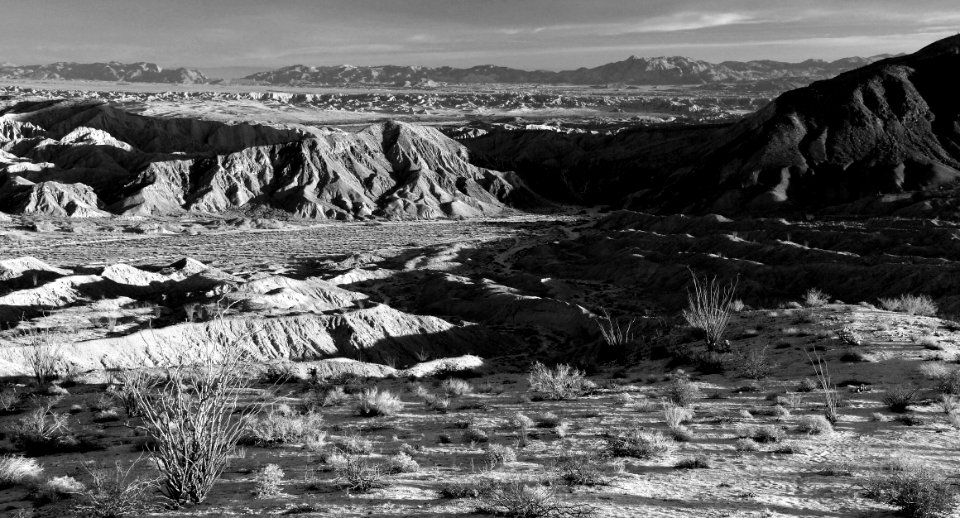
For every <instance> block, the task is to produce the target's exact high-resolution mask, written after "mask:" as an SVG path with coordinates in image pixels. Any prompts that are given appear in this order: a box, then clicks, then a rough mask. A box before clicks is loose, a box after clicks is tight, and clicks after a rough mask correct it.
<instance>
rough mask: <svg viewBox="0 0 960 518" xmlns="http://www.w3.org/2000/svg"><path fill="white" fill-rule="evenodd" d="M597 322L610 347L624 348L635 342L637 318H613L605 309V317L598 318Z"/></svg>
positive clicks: (601, 334) (604, 339)
mask: <svg viewBox="0 0 960 518" xmlns="http://www.w3.org/2000/svg"><path fill="white" fill-rule="evenodd" d="M595 322H596V323H597V327H598V328H599V329H600V336H602V337H603V341H604V342H605V343H606V344H607V345H608V346H610V347H618V348H622V347H623V346H625V345H627V344H629V343H630V342H632V341H633V325H634V324H635V323H636V319H635V318H613V317H611V316H610V313H608V312H607V310H606V309H604V310H603V316H601V317H597V318H596V319H595Z"/></svg>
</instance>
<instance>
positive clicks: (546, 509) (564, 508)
mask: <svg viewBox="0 0 960 518" xmlns="http://www.w3.org/2000/svg"><path fill="white" fill-rule="evenodd" d="M477 503H478V505H477V511H478V512H480V513H484V514H493V515H497V516H507V517H513V518H561V517H586V516H593V513H592V511H591V510H590V509H589V508H587V507H584V506H577V505H573V504H568V503H565V502H563V501H562V500H561V499H560V497H559V496H558V495H557V492H556V489H554V488H551V487H546V486H541V485H528V484H525V483H523V482H521V481H519V480H518V481H511V482H497V483H494V484H493V485H492V486H491V487H490V488H489V490H487V491H485V492H483V493H481V494H480V497H479V498H477Z"/></svg>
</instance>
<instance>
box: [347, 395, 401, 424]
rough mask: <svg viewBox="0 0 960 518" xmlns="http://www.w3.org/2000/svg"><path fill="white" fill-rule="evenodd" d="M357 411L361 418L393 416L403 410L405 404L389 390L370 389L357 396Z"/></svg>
mask: <svg viewBox="0 0 960 518" xmlns="http://www.w3.org/2000/svg"><path fill="white" fill-rule="evenodd" d="M356 410H357V415H359V416H361V417H376V416H392V415H396V414H397V412H399V411H401V410H403V402H402V401H400V398H399V397H397V396H396V395H395V394H393V393H392V392H390V391H389V390H384V391H381V390H380V389H378V388H370V389H365V390H363V391H362V392H360V393H359V394H357V406H356Z"/></svg>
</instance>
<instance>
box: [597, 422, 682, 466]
mask: <svg viewBox="0 0 960 518" xmlns="http://www.w3.org/2000/svg"><path fill="white" fill-rule="evenodd" d="M606 441H607V445H606V449H605V453H606V454H607V455H609V456H610V457H633V458H637V459H655V458H659V457H662V456H663V455H666V454H667V453H669V452H670V451H671V450H672V449H673V442H672V441H671V440H669V439H667V437H666V436H664V435H663V434H662V433H660V432H658V431H648V430H643V429H641V428H639V427H633V428H631V429H630V430H628V431H627V432H625V433H621V434H618V435H615V436H613V437H608V438H607V439H606Z"/></svg>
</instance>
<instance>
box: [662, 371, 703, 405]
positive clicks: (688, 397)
mask: <svg viewBox="0 0 960 518" xmlns="http://www.w3.org/2000/svg"><path fill="white" fill-rule="evenodd" d="M664 396H666V398H667V400H669V401H670V402H671V403H673V404H674V405H679V406H690V404H692V403H693V402H694V401H696V400H697V399H700V398H701V397H702V394H701V393H700V389H699V388H697V386H696V385H695V384H693V383H692V382H691V381H690V380H689V379H688V378H687V377H686V376H683V375H678V376H676V377H675V378H674V379H673V380H672V381H671V382H670V384H669V385H667V388H666V390H665V391H664Z"/></svg>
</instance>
